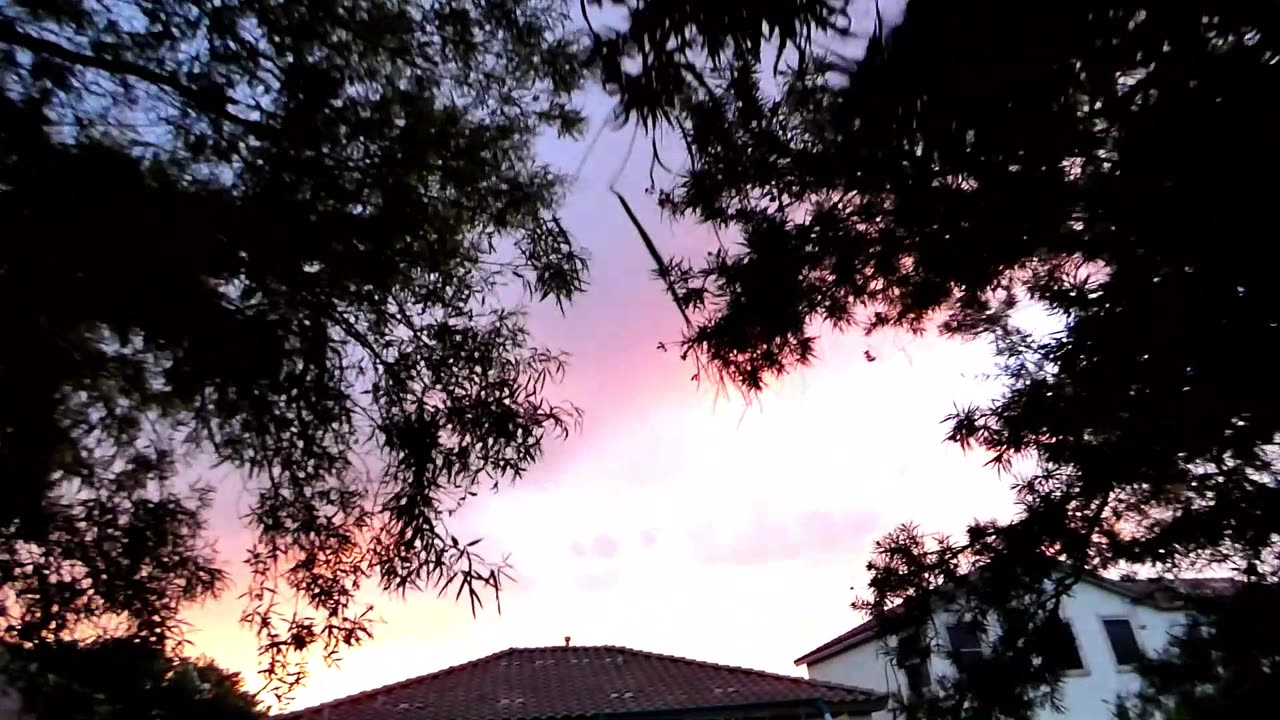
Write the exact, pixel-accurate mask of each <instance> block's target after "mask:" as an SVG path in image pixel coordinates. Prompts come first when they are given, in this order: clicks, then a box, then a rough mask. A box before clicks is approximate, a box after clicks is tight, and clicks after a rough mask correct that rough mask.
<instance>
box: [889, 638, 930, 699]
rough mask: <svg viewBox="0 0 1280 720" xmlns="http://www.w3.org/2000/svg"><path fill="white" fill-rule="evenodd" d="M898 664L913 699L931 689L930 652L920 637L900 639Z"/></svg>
mask: <svg viewBox="0 0 1280 720" xmlns="http://www.w3.org/2000/svg"><path fill="white" fill-rule="evenodd" d="M897 651H898V652H897V663H898V667H900V668H902V672H903V674H904V675H906V678H907V691H908V692H910V693H911V695H912V696H913V697H916V696H919V695H923V694H924V692H925V690H928V689H929V685H930V680H929V652H928V649H927V648H926V647H925V646H924V643H923V642H922V641H921V638H920V636H919V635H914V634H913V635H903V636H902V637H899V638H898V647H897Z"/></svg>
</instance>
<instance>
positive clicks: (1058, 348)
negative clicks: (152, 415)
mask: <svg viewBox="0 0 1280 720" xmlns="http://www.w3.org/2000/svg"><path fill="white" fill-rule="evenodd" d="M673 6H679V7H680V8H682V9H681V10H676V9H672V8H673ZM638 7H639V9H637V10H636V11H635V12H633V13H632V17H633V21H632V23H631V25H630V26H629V29H626V30H623V31H609V32H604V31H601V32H600V34H599V35H600V36H599V38H598V39H597V46H598V47H599V48H601V50H600V54H601V56H602V57H603V58H604V62H605V66H606V67H608V66H609V65H608V63H609V62H610V61H611V60H613V61H615V65H614V69H615V74H614V76H612V77H613V80H612V85H611V87H612V89H613V90H614V91H615V92H616V93H617V94H618V95H619V98H620V100H619V102H620V106H619V107H620V111H621V112H623V113H630V116H631V117H634V118H636V119H638V120H639V121H641V122H647V123H650V125H651V126H652V127H661V126H662V124H664V123H666V124H669V125H670V126H674V127H676V128H678V130H679V131H680V133H681V134H682V136H683V138H684V140H685V145H686V149H687V151H688V154H689V160H688V167H687V169H686V170H685V172H684V173H683V174H682V176H681V177H680V178H679V180H678V182H677V183H676V184H675V186H674V187H672V188H669V189H667V190H666V191H665V192H664V193H663V195H662V200H663V204H664V207H665V208H667V209H668V210H670V211H671V212H673V213H676V214H679V215H684V216H687V217H690V218H693V219H696V220H700V221H702V222H705V223H709V224H712V225H714V226H717V227H719V228H727V229H729V230H732V231H736V234H737V236H738V238H739V239H738V241H737V242H736V243H734V244H731V245H724V246H722V247H721V248H719V249H717V250H715V251H713V252H712V253H710V254H709V255H708V257H706V258H705V259H704V260H702V261H696V262H695V261H687V260H679V259H678V260H675V261H672V262H671V263H669V266H668V267H666V268H664V270H663V272H664V274H665V275H666V276H668V277H670V278H671V280H672V284H673V286H674V290H673V295H674V297H675V301H676V302H677V303H678V304H679V305H680V306H681V307H682V308H683V309H685V310H686V311H687V312H688V313H689V314H690V316H691V318H692V324H691V327H690V329H689V331H688V334H687V336H686V338H685V344H684V352H685V353H686V354H687V355H688V356H689V357H691V358H693V359H695V360H696V361H697V362H698V363H699V367H700V368H701V369H702V370H704V371H705V372H709V373H711V374H712V375H714V376H716V377H718V378H721V379H725V380H727V381H729V382H732V383H734V384H736V385H738V386H740V387H743V388H746V389H748V390H752V391H754V390H758V389H760V388H761V387H762V386H764V385H765V384H766V383H767V382H768V381H769V380H770V379H772V378H774V377H776V376H778V375H779V374H782V373H785V372H787V371H789V370H791V369H793V368H795V367H797V366H800V365H804V364H806V363H808V362H810V361H811V360H812V359H813V357H814V341H815V335H816V334H817V333H818V332H819V331H821V329H823V328H835V329H836V330H846V329H857V330H860V331H864V332H875V331H876V330H880V329H884V328H898V329H906V330H909V331H912V332H920V333H923V332H940V333H943V334H946V335H951V336H957V337H961V338H982V339H985V340H988V341H990V342H992V343H993V345H994V347H995V348H996V349H997V351H998V353H999V355H1000V357H1001V358H1002V361H1003V365H1002V369H1003V381H1004V390H1003V393H1002V394H1001V395H1000V397H999V398H997V399H996V400H995V401H994V402H992V403H990V404H985V405H975V406H971V407H964V408H960V409H959V410H958V411H957V412H956V413H955V414H954V416H952V417H951V418H950V420H951V429H950V432H949V435H948V438H949V439H950V440H952V441H954V442H957V443H959V444H960V445H961V446H962V447H964V448H967V449H969V448H973V449H978V450H982V451H984V452H986V453H989V454H990V456H991V457H992V461H991V464H992V465H993V466H995V467H997V468H1000V469H1001V470H1003V471H1004V472H1005V473H1006V475H1007V477H1009V478H1011V480H1012V482H1013V489H1014V491H1015V494H1016V497H1017V500H1018V503H1019V506H1020V512H1019V514H1018V516H1017V518H1016V519H1015V520H1013V521H1012V522H1010V523H1004V524H1002V523H995V522H982V523H975V524H974V525H973V526H972V527H971V528H970V530H969V532H968V534H967V536H966V537H964V538H961V539H959V540H957V541H954V542H952V541H950V540H947V539H945V538H932V537H931V536H928V535H925V534H922V533H921V532H920V531H919V530H917V529H915V528H912V527H904V528H901V529H899V531H897V532H895V533H894V534H892V535H889V536H887V537H886V538H884V539H883V540H882V541H881V543H880V544H879V545H878V547H877V551H876V553H875V555H874V558H873V561H872V563H871V570H872V573H873V579H872V583H871V587H870V591H869V593H868V595H867V596H866V597H864V598H862V600H861V601H860V604H859V605H860V607H862V608H864V609H866V610H869V611H872V612H874V613H876V614H880V615H882V616H885V614H886V613H887V612H888V610H889V609H890V608H891V607H894V606H896V605H899V604H901V603H903V602H905V601H906V600H907V599H908V598H909V597H913V596H919V595H921V594H927V593H933V595H932V597H934V598H935V599H936V598H938V595H939V593H942V592H943V589H946V588H949V589H950V590H951V591H953V592H952V593H951V599H952V600H954V601H956V602H960V603H961V604H962V605H963V606H964V607H963V609H964V612H965V613H967V615H968V616H969V619H971V620H972V621H974V622H977V623H980V624H981V625H982V627H984V628H985V627H986V624H987V623H988V622H992V621H998V623H999V624H1000V626H1001V627H1003V628H1005V632H1004V635H1005V636H1006V637H1005V639H1003V640H1000V641H999V642H1000V643H1002V644H1001V645H1000V646H999V648H998V651H997V652H993V653H992V656H993V657H992V658H988V660H989V661H991V662H998V663H1000V664H1001V665H1002V669H1003V671H1004V672H1003V674H1000V673H999V672H995V673H986V674H984V673H982V672H981V671H978V670H975V671H974V672H973V673H971V674H970V675H969V676H968V677H967V678H961V679H960V680H959V681H958V683H957V684H956V685H955V686H953V687H949V688H944V689H943V692H941V693H938V694H937V695H936V696H935V697H934V698H933V699H931V700H930V703H931V704H930V706H929V707H928V708H925V710H927V713H926V714H927V716H928V717H1025V716H1026V713H1028V712H1030V709H1031V708H1034V707H1040V706H1044V705H1052V704H1054V703H1056V702H1057V701H1058V699H1059V698H1058V694H1057V692H1056V679H1057V678H1058V677H1059V675H1060V672H1059V669H1058V667H1057V663H1055V661H1054V660H1053V659H1052V658H1048V657H1046V653H1047V649H1046V648H1047V647H1048V646H1047V645H1045V644H1044V643H1037V642H1031V641H1025V640H1026V639H1027V638H1032V639H1034V638H1037V637H1038V638H1042V639H1043V638H1048V637H1050V634H1051V633H1052V632H1053V627H1052V624H1053V622H1054V619H1055V618H1056V617H1057V615H1056V610H1057V603H1058V601H1059V600H1060V598H1061V597H1062V595H1063V594H1064V593H1065V592H1066V591H1068V590H1069V589H1070V587H1071V585H1072V584H1073V583H1074V582H1076V581H1077V580H1078V578H1079V577H1080V575H1081V574H1082V573H1083V572H1085V571H1086V570H1094V571H1109V570H1114V569H1117V568H1131V569H1133V568H1136V569H1152V570H1155V569H1159V570H1162V571H1182V572H1187V571H1194V570H1206V569H1212V570H1214V571H1217V572H1225V573H1230V574H1233V575H1234V576H1236V577H1237V578H1239V579H1242V580H1246V581H1249V582H1252V583H1254V584H1258V585H1264V586H1265V585H1267V584H1269V583H1274V582H1275V581H1276V580H1277V579H1280V578H1278V576H1277V573H1278V571H1280V566H1278V564H1277V549H1280V546H1278V545H1277V538H1278V537H1280V512H1277V510H1280V483H1277V479H1276V457H1277V456H1276V449H1277V445H1276V438H1277V430H1278V429H1280V410H1278V409H1277V408H1280V402H1277V401H1278V400H1280V397H1277V395H1278V392H1277V388H1278V387H1280V385H1278V384H1277V383H1276V382H1274V378H1273V377H1272V376H1273V369H1272V367H1271V366H1272V363H1271V361H1270V352H1269V350H1267V348H1270V347H1273V346H1275V345H1276V342H1277V340H1280V302H1278V301H1280V297H1277V292H1278V290H1277V288H1280V286H1278V285H1277V284H1276V283H1275V282H1274V277H1273V274H1274V268H1275V267H1276V261H1277V249H1276V248H1277V246H1276V243H1275V242H1274V235H1275V231H1274V217H1273V216H1274V212H1273V210H1272V207H1271V205H1272V203H1271V200H1270V198H1271V197H1272V196H1273V195H1274V194H1275V191H1276V189H1277V180H1276V173H1275V169H1276V168H1277V167H1278V166H1280V165H1278V161H1280V135H1278V134H1277V133H1276V132H1275V128H1276V127H1280V62H1278V61H1277V58H1278V57H1280V55H1278V54H1277V53H1278V52H1280V24H1278V22H1280V5H1277V4H1276V3H1271V2H1262V3H1231V2H1215V1H1210V0H1193V1H1191V2H1179V3H1159V2H1140V1H1128V2H1107V3H1102V2H1069V3H1068V2H1048V3H1023V2H1013V1H999V0H990V1H982V2H980V1H977V0H972V1H956V0H913V1H912V2H911V3H910V4H909V5H908V6H907V10H906V14H905V18H904V19H903V21H902V22H901V24H900V25H899V26H897V27H896V28H894V29H893V30H892V31H886V29H885V28H884V26H883V24H882V23H881V22H880V17H879V14H878V10H879V8H878V6H876V5H875V4H874V3H871V2H865V3H854V4H853V11H855V12H859V13H861V15H862V16H863V17H867V18H870V20H871V23H870V24H869V25H868V26H867V27H868V28H870V29H869V30H868V32H866V33H862V34H859V33H860V30H859V28H858V27H853V26H851V25H850V23H849V22H847V21H844V22H841V21H839V20H836V19H833V18H834V17H838V16H839V15H840V14H841V13H846V11H848V10H849V8H848V7H847V4H844V3H836V2H830V3H806V2H798V1H797V2H779V3H767V4H757V3H748V4H747V5H746V6H745V8H746V9H745V10H743V11H742V12H737V11H735V12H733V13H722V14H721V15H717V16H715V17H707V16H703V15H700V14H699V13H695V12H693V11H691V10H688V9H687V8H684V6H683V5H681V4H680V3H659V2H648V3H639V4H638ZM706 13H707V14H710V13H711V11H710V10H708V11H706ZM762 14H763V15H762ZM845 17H848V15H847V14H846V15H845ZM770 37H772V38H773V40H774V45H782V46H783V47H784V48H785V51H784V52H781V53H779V54H777V55H776V57H777V61H776V62H771V58H772V57H774V56H772V55H770V50H769V48H770V45H769V43H768V42H762V41H767V40H768V39H769V38H770ZM796 43H799V45H798V47H797V46H796V45H795V44H796ZM824 43H825V44H826V45H828V46H830V47H838V46H840V45H841V43H844V44H845V45H849V44H854V43H863V44H864V45H865V52H863V53H862V55H861V57H860V58H859V59H857V60H849V59H847V58H845V57H844V56H842V55H841V54H839V53H837V52H836V51H835V50H833V49H830V47H829V48H828V49H826V50H824V49H823V45H824ZM634 68H639V69H638V70H636V69H634ZM664 73H665V74H664ZM606 77H609V76H608V75H606ZM668 77H676V78H677V79H676V80H674V81H668V80H667V79H666V78H668ZM766 78H768V82H766V81H765V79H766ZM665 87H669V88H671V91H670V92H661V90H662V89H663V88H665ZM1028 305H1031V306H1036V307H1039V308H1041V309H1043V310H1045V311H1047V313H1048V314H1049V315H1050V316H1051V317H1052V318H1054V320H1055V321H1056V323H1057V325H1058V329H1056V330H1054V331H1052V332H1048V333H1033V332H1030V331H1029V330H1027V329H1026V328H1023V327H1020V326H1019V325H1018V323H1017V316H1016V315H1015V311H1016V310H1017V309H1018V308H1020V307H1024V306H1028ZM867 411H869V412H874V411H875V409H874V408H868V409H867ZM1022 459H1026V460H1029V461H1032V463H1031V464H1032V465H1033V466H1034V467H1033V469H1031V470H1026V469H1025V467H1026V465H1023V464H1020V463H1019V462H1018V461H1019V460H1022ZM979 568H981V569H982V570H981V572H975V570H977V569H979ZM1259 592H1263V591H1261V590H1259ZM908 606H909V607H910V606H912V605H911V604H909V605H908ZM918 607H921V608H924V607H928V604H927V603H925V604H923V605H919V606H918ZM909 615H910V613H899V615H897V616H895V617H898V618H899V619H900V620H901V621H902V622H903V623H907V624H910V623H912V622H915V623H917V624H918V623H919V622H920V621H921V616H919V615H917V616H916V617H915V618H914V619H913V618H911V617H909ZM1019 635H1020V636H1021V639H1020V638H1019V637H1018V636H1019ZM1237 637H1239V636H1237ZM1253 641H1254V642H1256V643H1262V642H1264V641H1269V639H1268V637H1267V636H1262V635H1258V636H1255V637H1254V638H1253ZM1247 646H1248V643H1235V644H1234V645H1233V647H1235V648H1236V649H1237V650H1240V651H1242V652H1245V651H1247V652H1248V653H1251V654H1252V655H1251V656H1252V657H1255V658H1256V657H1261V658H1265V657H1273V656H1274V654H1275V647H1274V646H1272V647H1270V648H1265V647H1260V646H1257V645H1254V646H1252V647H1247ZM996 656H999V657H996ZM1227 665H1229V666H1230V665H1231V663H1227ZM1262 667H1274V665H1273V664H1272V665H1263V666H1262ZM1268 672H1269V671H1268ZM983 677H986V678H988V679H989V680H992V682H983V681H982V678H983ZM995 680H998V681H995ZM1252 699H1253V696H1247V695H1241V696H1239V697H1237V698H1235V699H1231V698H1226V699H1225V700H1224V702H1225V703H1226V704H1225V705H1219V706H1216V707H1218V709H1222V708H1224V707H1233V708H1236V709H1239V711H1240V712H1243V708H1247V707H1249V705H1248V704H1247V702H1249V701H1251V700H1252ZM1232 703H1237V704H1235V705H1232Z"/></svg>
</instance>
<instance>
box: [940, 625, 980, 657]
mask: <svg viewBox="0 0 1280 720" xmlns="http://www.w3.org/2000/svg"><path fill="white" fill-rule="evenodd" d="M947 638H948V639H950V640H951V649H952V650H954V651H956V652H966V651H970V650H982V637H981V636H980V635H979V634H978V628H977V626H975V625H974V624H973V623H959V624H957V625H949V626H948V627H947Z"/></svg>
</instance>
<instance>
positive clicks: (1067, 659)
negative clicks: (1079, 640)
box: [1049, 618, 1084, 670]
mask: <svg viewBox="0 0 1280 720" xmlns="http://www.w3.org/2000/svg"><path fill="white" fill-rule="evenodd" d="M1050 622H1051V625H1050V630H1051V632H1052V637H1053V656H1052V657H1051V658H1049V659H1050V661H1051V662H1053V663H1054V664H1055V665H1056V666H1057V667H1058V669H1059V670H1083V669H1084V661H1083V660H1081V659H1080V648H1078V647H1076V636H1075V634H1074V633H1072V632H1071V626H1070V625H1068V624H1067V621H1066V620H1063V619H1061V618H1055V619H1054V620H1051V621H1050Z"/></svg>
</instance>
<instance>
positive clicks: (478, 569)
mask: <svg viewBox="0 0 1280 720" xmlns="http://www.w3.org/2000/svg"><path fill="white" fill-rule="evenodd" d="M569 19H570V18H569V15H568V13H567V10H566V9H565V8H563V7H562V6H561V4H560V3H558V2H556V1H555V0H461V1H453V0H451V1H449V2H443V1H436V0H422V1H412V2H409V1H401V0H336V1H334V2H321V3H297V2H286V1H282V0H239V1H237V2H221V1H219V0H145V1H143V0H121V1H119V2H97V1H91V0H64V1H61V2H31V1H29V0H15V1H14V2H6V3H3V4H0V65H2V67H3V80H2V81H0V88H3V92H0V214H2V215H3V217H4V228H5V240H6V242H4V243H3V247H2V248H0V305H3V307H4V308H5V311H4V313H3V317H2V318H0V336H2V337H3V338H4V345H5V348H6V350H5V353H4V355H3V358H0V395H3V397H4V402H3V403H0V478H3V482H4V493H5V499H4V502H3V503H0V587H3V588H4V590H3V592H0V605H2V607H3V610H4V617H5V623H4V629H3V637H4V639H5V640H6V641H8V642H11V643H16V644H18V645H19V646H23V647H36V646H38V645H40V644H42V643H50V642H55V641H57V640H59V639H64V638H72V637H74V638H80V637H84V636H85V634H86V633H88V634H90V635H98V636H106V637H133V638H145V639H147V640H148V641H149V642H151V643H152V644H154V645H157V646H158V645H162V644H165V643H166V642H169V641H171V640H173V639H174V638H176V637H178V636H179V635H180V631H181V627H180V625H179V623H178V620H177V619H178V614H179V611H180V609H181V607H182V606H183V605H184V604H186V603H189V602H192V601H197V600H201V599H203V598H206V597H209V596H211V595H212V594H214V593H216V592H217V591H218V590H219V589H220V588H221V587H222V586H223V584H224V580H225V574H224V570H223V569H222V568H221V567H220V566H219V565H218V564H217V563H216V558H215V556H214V553H213V550H212V547H211V544H210V540H211V538H210V537H209V534H208V532H207V528H206V512H205V511H206V510H207V509H208V507H209V504H210V502H211V500H212V493H213V490H214V488H212V487H211V486H209V485H208V484H206V483H202V482H198V481H192V480H191V479H190V478H180V477H178V475H177V473H178V471H179V469H180V468H182V467H183V466H184V465H185V464H186V463H187V462H188V461H191V460H193V459H196V458H199V457H208V458H211V459H212V460H214V461H216V462H217V463H221V464H225V465H228V466H233V467H235V468H238V469H239V470H240V471H242V473H243V475H244V476H245V477H246V478H247V480H246V483H247V491H248V497H250V498H251V500H250V501H249V509H248V511H247V522H248V525H249V528H250V529H251V531H252V537H253V544H252V549H251V551H250V552H249V556H248V558H247V566H248V569H249V573H250V578H251V582H250V585H249V588H248V590H247V592H246V611H245V616H244V621H245V622H246V623H247V624H248V625H249V626H250V627H252V628H253V629H254V630H255V631H256V632H257V633H258V634H259V637H260V638H261V640H262V656H263V658H262V659H263V668H264V671H265V672H266V673H267V675H268V676H269V677H271V678H272V679H274V680H276V681H279V682H280V683H281V687H282V688H285V689H287V687H288V686H290V685H291V684H293V683H296V682H298V681H299V680H301V677H302V675H301V672H302V668H301V667H300V666H299V665H297V664H296V663H295V661H297V660H298V659H299V658H301V657H302V656H303V655H304V654H305V653H307V652H308V651H310V650H312V649H319V650H320V651H322V652H323V653H324V654H325V657H327V658H332V657H334V656H335V655H336V653H337V652H338V651H339V650H340V649H341V648H343V647H345V646H348V645H351V644H353V643H357V642H359V641H360V640H361V639H362V638H364V637H365V636H366V635H367V634H368V632H369V627H370V626H369V621H370V620H369V618H370V616H369V615H368V609H367V608H365V607H363V606H361V605H360V604H358V603H357V602H356V598H355V595H356V591H357V589H358V588H360V587H361V586H362V585H364V584H366V583H376V584H377V585H378V586H380V587H381V588H382V589H384V590H386V591H392V592H397V591H405V590H407V589H410V588H417V587H433V588H436V589H439V590H440V591H442V592H443V591H445V590H449V591H451V592H456V593H457V594H458V595H459V596H462V595H468V596H469V597H470V598H471V601H472V602H473V604H474V603H475V602H478V601H479V600H480V599H481V595H480V593H481V592H484V591H485V590H486V588H487V589H491V590H495V591H496V590H497V588H498V586H499V584H500V581H501V579H502V565H501V564H500V563H492V562H486V561H485V560H484V559H483V558H481V557H479V556H477V555H475V554H474V553H473V549H472V547H471V545H469V544H467V543H464V542H462V541H460V540H459V539H457V538H456V537H454V536H453V535H452V534H451V533H450V531H449V527H448V516H449V515H451V514H452V512H453V511H454V510H455V509H456V508H457V506H458V504H459V503H461V502H462V501H464V500H465V499H467V498H468V497H470V496H472V495H474V494H476V492H477V491H478V489H480V488H483V487H484V486H486V485H489V486H492V487H494V488H496V487H497V486H498V484H499V483H500V482H502V481H503V480H504V479H506V478H512V477H515V476H519V475H520V474H521V473H522V472H523V471H524V470H526V469H527V468H528V467H529V465H530V464H531V463H532V462H534V461H535V460H536V458H537V457H538V456H539V453H540V448H541V446H542V442H543V440H544V438H545V437H547V435H548V434H549V433H551V434H563V433H566V432H567V431H568V430H569V429H570V428H571V426H572V424H573V423H574V422H575V419H576V410H575V409H574V408H572V407H567V406H561V405H557V404H554V403H552V402H550V401H548V400H547V398H546V397H545V396H544V392H543V391H544V387H545V385H546V383H548V382H550V381H553V380H554V379H555V378H557V377H558V376H559V374H560V373H561V371H562V368H563V359H562V357H561V356H560V355H559V354H557V353H555V352H553V351H551V350H548V349H544V348H540V347H537V346H535V345H533V344H532V343H531V341H530V339H529V337H528V334H527V332H526V329H525V326H524V323H523V316H522V313H521V310H520V306H519V305H518V304H515V305H513V304H512V303H511V300H512V299H513V297H514V294H513V293H511V292H508V291H505V290H504V289H505V288H508V287H510V286H513V285H514V286H515V287H516V288H520V287H523V289H524V290H525V291H526V292H527V293H528V295H530V296H532V297H533V298H535V299H539V300H543V299H552V300H554V301H555V302H557V303H562V302H564V301H566V300H568V299H570V298H571V297H572V296H573V295H574V294H575V293H577V292H578V291H579V290H581V289H582V287H583V283H584V272H585V262H584V260H583V257H582V255H581V253H580V252H579V250H578V248H577V247H576V246H575V244H574V243H573V242H572V241H571V239H570V238H569V236H568V235H567V233H566V232H565V230H564V228H563V226H562V225H561V224H560V222H559V221H558V219H557V217H556V215H555V213H554V208H555V204H556V201H557V200H558V197H559V194H560V193H561V191H562V189H563V185H562V178H560V177H559V176H558V175H556V174H555V173H554V172H553V171H552V170H551V169H550V168H549V167H547V166H546V165H544V164H542V163H540V162H539V161H538V160H536V159H535V158H534V156H533V142H534V140H535V138H537V137H539V136H540V135H541V134H543V133H546V132H560V133H574V132H577V131H578V129H579V126H580V124H581V117H580V116H579V114H578V112H577V111H576V110H575V109H574V107H573V106H572V104H571V97H570V93H571V92H572V91H574V90H575V89H576V88H577V87H578V85H579V84H580V82H581V80H582V78H583V71H584V70H583V67H584V59H585V54H584V53H585V50H586V48H585V47H584V46H583V45H582V43H581V42H580V38H579V37H578V36H577V35H576V34H575V32H573V31H572V29H571V28H570V26H569ZM370 453H377V454H378V457H379V461H378V462H379V465H378V466H377V467H375V468H372V469H370V468H366V467H364V466H362V465H361V464H360V463H359V462H358V460H359V458H361V457H363V456H366V455H368V454H370ZM294 599H296V600H298V603H297V604H295V602H294ZM295 608H296V609H295Z"/></svg>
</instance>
